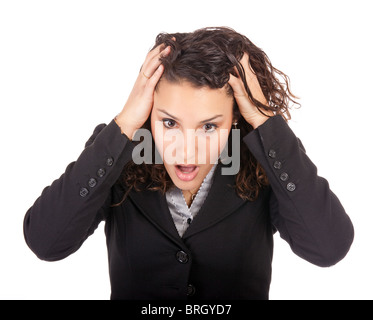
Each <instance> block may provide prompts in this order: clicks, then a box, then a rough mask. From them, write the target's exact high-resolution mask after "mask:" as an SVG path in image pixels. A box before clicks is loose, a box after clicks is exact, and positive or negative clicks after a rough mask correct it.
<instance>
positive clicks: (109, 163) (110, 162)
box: [106, 158, 114, 167]
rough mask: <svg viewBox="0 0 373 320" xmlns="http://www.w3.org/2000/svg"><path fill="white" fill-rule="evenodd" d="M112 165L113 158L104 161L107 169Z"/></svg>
mask: <svg viewBox="0 0 373 320" xmlns="http://www.w3.org/2000/svg"><path fill="white" fill-rule="evenodd" d="M113 163H114V159H113V158H107V159H106V165H107V166H108V167H111V166H112V165H113Z"/></svg>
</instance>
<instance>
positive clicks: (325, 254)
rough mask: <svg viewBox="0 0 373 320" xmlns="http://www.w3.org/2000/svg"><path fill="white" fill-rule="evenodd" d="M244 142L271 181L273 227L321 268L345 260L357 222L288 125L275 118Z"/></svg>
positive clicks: (293, 248)
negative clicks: (349, 215)
mask: <svg viewBox="0 0 373 320" xmlns="http://www.w3.org/2000/svg"><path fill="white" fill-rule="evenodd" d="M243 141H244V142H245V143H246V145H247V146H248V148H249V150H250V151H251V153H252V154H253V155H254V156H255V158H256V159H257V161H259V163H260V164H261V165H262V167H263V168H264V170H265V172H266V174H267V176H268V179H269V182H270V187H271V190H272V192H271V198H270V214H271V221H272V224H273V226H274V227H275V229H277V230H278V231H279V233H280V236H281V237H282V238H283V239H285V240H286V241H287V242H288V243H289V245H290V247H291V249H292V250H293V252H294V253H295V254H297V255H298V256H300V257H301V258H303V259H305V260H307V261H309V262H311V263H313V264H315V265H318V266H321V267H327V266H331V265H334V264H336V263H337V262H338V261H340V260H341V259H343V258H344V256H345V255H346V254H347V252H348V251H349V249H350V246H351V244H352V242H353V238H354V228H353V225H352V223H351V220H350V218H349V217H348V215H347V214H346V212H345V210H344V208H343V206H342V205H341V203H340V201H339V200H338V198H337V197H336V195H335V194H334V193H333V192H332V191H331V190H330V188H329V184H328V181H327V180H326V179H324V178H322V177H320V176H318V175H317V168H316V166H315V165H314V164H313V163H312V162H311V160H310V159H309V158H308V156H307V155H306V152H305V149H304V147H303V145H302V143H301V141H300V140H299V139H297V137H296V136H295V135H294V133H293V131H292V130H291V129H290V127H289V126H288V124H287V123H286V121H285V120H284V119H283V118H282V117H281V116H280V115H276V116H273V117H271V118H270V119H268V120H267V121H266V122H265V123H264V124H262V125H261V126H259V127H258V128H257V129H255V130H253V131H252V132H250V133H249V134H247V135H246V136H245V137H244V138H243Z"/></svg>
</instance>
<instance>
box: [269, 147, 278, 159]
mask: <svg viewBox="0 0 373 320" xmlns="http://www.w3.org/2000/svg"><path fill="white" fill-rule="evenodd" d="M268 156H269V157H270V158H272V159H274V158H276V151H275V150H273V149H271V150H269V152H268Z"/></svg>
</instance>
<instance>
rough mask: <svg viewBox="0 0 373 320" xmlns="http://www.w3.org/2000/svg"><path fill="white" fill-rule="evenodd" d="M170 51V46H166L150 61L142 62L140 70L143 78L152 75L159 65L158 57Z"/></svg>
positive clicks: (147, 78)
mask: <svg viewBox="0 0 373 320" xmlns="http://www.w3.org/2000/svg"><path fill="white" fill-rule="evenodd" d="M170 51H171V48H170V46H168V47H166V48H165V49H164V50H162V51H161V52H159V53H158V54H157V55H155V56H154V57H153V58H152V59H151V60H150V61H147V62H146V63H144V65H143V67H142V68H141V72H142V74H143V76H144V78H146V80H149V79H150V78H151V77H152V76H153V74H154V72H155V71H156V70H157V68H158V67H159V66H160V64H161V60H160V58H161V57H162V56H166V55H168V54H169V53H170Z"/></svg>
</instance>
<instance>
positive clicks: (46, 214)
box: [23, 120, 134, 261]
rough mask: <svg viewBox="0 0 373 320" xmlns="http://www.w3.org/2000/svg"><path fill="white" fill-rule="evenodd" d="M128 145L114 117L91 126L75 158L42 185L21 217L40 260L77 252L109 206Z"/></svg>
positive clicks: (129, 149) (130, 145) (128, 155)
mask: <svg viewBox="0 0 373 320" xmlns="http://www.w3.org/2000/svg"><path fill="white" fill-rule="evenodd" d="M133 147H134V144H133V143H132V142H131V141H130V140H129V139H128V137H127V136H126V135H124V134H121V131H120V128H119V127H118V126H117V124H116V123H115V121H114V120H112V121H111V122H110V123H109V124H108V125H105V124H101V125H99V126H97V127H96V129H95V130H94V133H93V135H92V136H91V137H90V139H89V140H88V141H87V143H86V145H85V149H84V150H83V152H82V153H81V154H80V156H79V157H78V159H77V160H76V161H74V162H72V163H70V164H69V165H68V166H67V168H66V170H65V172H64V173H63V174H62V176H61V177H60V178H59V179H57V180H55V181H54V182H53V183H52V184H51V185H50V186H48V187H46V188H45V189H44V190H43V191H42V193H41V195H40V197H39V198H38V199H36V201H35V203H34V204H33V206H32V207H31V208H30V209H29V210H28V211H27V213H26V215H25V217H24V223H23V230H24V237H25V241H26V243H27V245H28V246H29V247H30V249H31V250H32V251H33V252H34V253H35V254H36V255H37V256H38V257H39V258H40V259H42V260H47V261H54V260H60V259H63V258H65V257H66V256H68V255H70V254H71V253H73V252H75V251H76V250H78V248H79V247H80V246H81V245H82V243H83V242H84V241H85V239H86V238H87V237H88V236H89V235H91V234H92V233H93V232H94V230H95V229H96V228H97V226H98V224H99V223H100V222H101V221H102V220H103V219H105V216H106V215H107V214H108V210H109V208H110V204H111V188H112V186H113V185H114V183H115V182H116V181H117V179H118V178H119V176H120V174H121V172H122V170H123V166H124V165H125V164H126V163H127V162H128V161H129V160H130V159H131V156H132V150H133Z"/></svg>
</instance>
